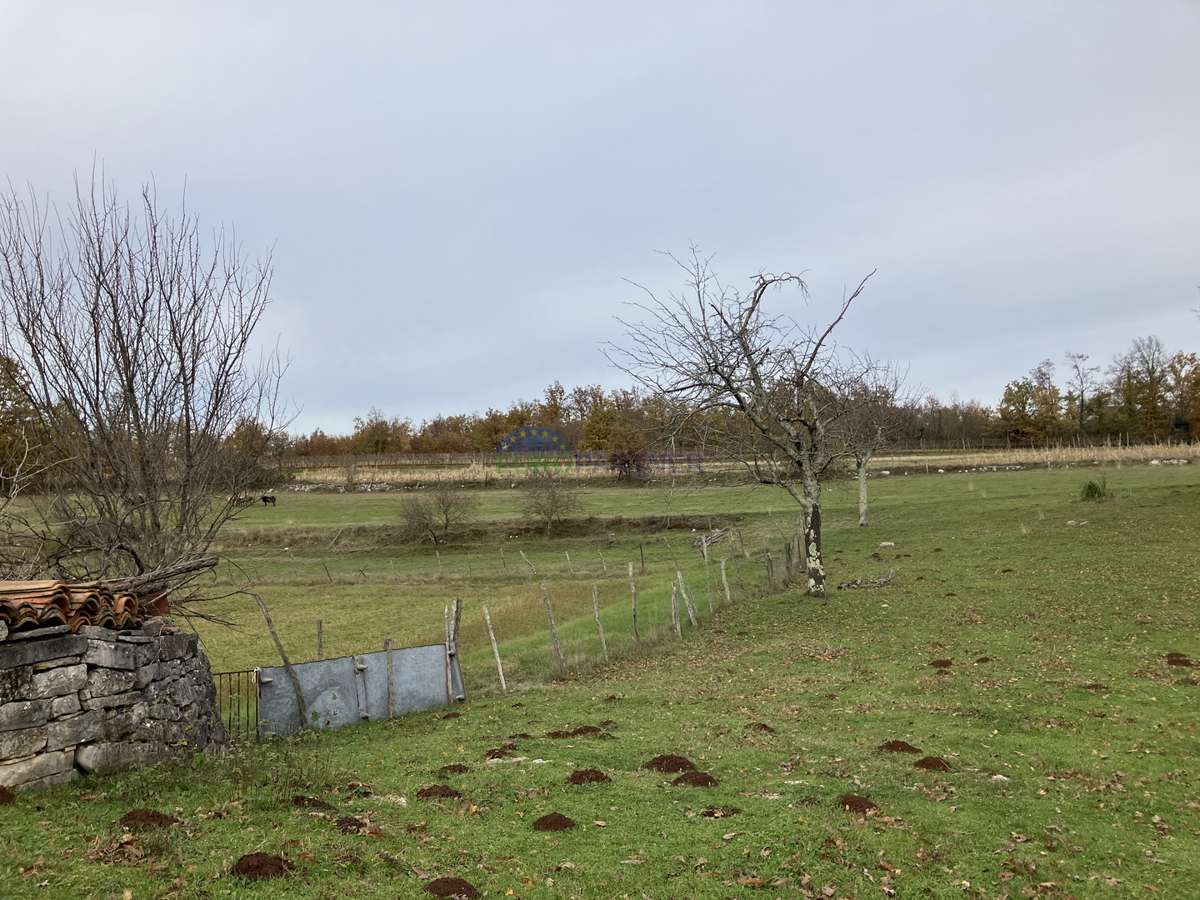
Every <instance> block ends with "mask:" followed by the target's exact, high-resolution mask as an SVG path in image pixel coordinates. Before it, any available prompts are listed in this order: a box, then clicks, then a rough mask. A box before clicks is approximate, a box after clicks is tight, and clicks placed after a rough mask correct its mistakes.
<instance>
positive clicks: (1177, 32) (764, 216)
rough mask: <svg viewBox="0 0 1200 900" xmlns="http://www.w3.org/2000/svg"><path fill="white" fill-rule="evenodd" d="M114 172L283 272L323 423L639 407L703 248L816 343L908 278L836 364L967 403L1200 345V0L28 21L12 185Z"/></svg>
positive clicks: (306, 391)
mask: <svg viewBox="0 0 1200 900" xmlns="http://www.w3.org/2000/svg"><path fill="white" fill-rule="evenodd" d="M93 159H98V160H100V161H101V162H102V163H103V165H104V167H105V170H106V172H107V174H108V176H109V177H110V178H111V179H112V180H114V181H116V183H117V184H118V186H119V188H120V190H121V191H122V192H123V193H124V194H125V195H126V196H127V197H129V198H131V199H132V198H133V197H134V196H135V195H136V192H137V188H138V186H139V184H140V183H141V182H143V181H145V180H147V179H149V178H150V177H153V178H154V179H155V181H156V182H157V185H158V189H159V195H160V197H161V198H163V199H165V200H168V201H170V202H171V203H172V204H174V205H175V206H176V208H177V207H178V202H177V200H178V198H179V197H180V196H181V194H182V192H183V186H184V183H185V180H186V185H187V200H188V206H189V208H190V210H191V211H192V212H194V213H196V214H198V215H199V216H200V218H201V220H202V222H203V223H204V224H206V225H214V226H215V225H219V224H220V223H222V222H224V223H225V224H226V225H227V226H228V225H233V226H235V227H236V230H237V236H238V238H239V239H240V240H241V241H242V242H243V244H244V245H245V247H246V249H247V250H248V251H250V252H251V253H258V252H260V251H261V250H262V249H263V248H266V247H268V246H274V254H275V269H276V277H275V282H274V291H273V296H274V303H273V305H272V307H271V310H270V313H269V315H268V318H267V321H266V322H265V323H264V326H263V337H264V338H265V339H268V340H269V341H272V342H273V341H274V340H275V338H276V337H278V340H279V343H280V344H281V346H282V347H284V348H286V349H287V350H289V351H290V352H291V354H292V356H293V364H292V367H291V370H290V372H289V375H288V379H287V391H288V393H289V394H290V395H291V396H293V397H294V399H295V401H296V403H297V404H298V405H300V406H302V407H303V412H302V414H301V416H300V418H299V419H298V420H297V423H296V429H297V430H305V431H307V430H311V429H312V428H313V427H315V426H321V427H323V428H325V429H326V430H333V431H345V430H348V429H349V428H350V425H351V420H352V418H353V417H354V416H355V415H361V414H364V413H365V412H366V411H367V410H368V409H369V408H370V407H378V408H380V409H382V410H384V411H385V412H386V413H387V414H388V415H402V416H408V417H412V418H414V419H415V420H418V421H419V420H420V419H422V418H423V417H431V416H433V415H435V414H437V413H439V412H446V413H449V412H462V411H470V410H483V409H485V408H487V407H488V406H504V405H507V404H508V402H510V401H511V400H514V399H517V398H518V397H526V398H532V397H534V396H536V395H538V394H540V392H541V390H542V388H544V387H545V386H546V385H547V384H548V383H549V382H550V381H552V380H554V379H556V378H557V379H559V380H561V381H562V382H563V384H564V385H566V386H568V387H570V386H572V385H575V384H584V383H592V382H599V383H601V384H604V385H605V386H606V387H616V386H622V385H626V384H628V379H627V378H626V377H624V376H623V375H622V374H621V373H619V372H616V371H614V370H612V369H611V368H610V367H609V366H608V363H607V361H606V360H605V358H604V357H603V356H602V354H601V353H600V351H599V344H600V342H602V341H604V340H608V339H616V338H618V337H619V334H620V331H621V329H620V327H619V326H618V325H617V324H616V323H615V321H614V316H616V315H620V314H622V313H623V312H627V310H626V308H625V307H623V306H622V304H623V303H627V302H632V301H636V300H638V299H639V294H638V292H637V291H636V289H635V288H633V287H631V286H630V285H629V284H628V283H627V282H626V281H625V280H623V279H629V280H632V281H635V282H638V283H640V284H643V285H646V286H647V287H649V288H651V289H652V290H655V291H657V292H662V293H664V294H665V293H666V292H668V291H670V290H673V289H677V288H678V287H679V282H680V273H679V271H678V270H677V269H675V268H674V267H673V266H672V265H671V264H670V261H669V260H666V259H664V258H663V257H661V256H659V255H657V254H656V253H655V252H654V251H656V250H666V251H674V252H676V253H685V252H686V251H687V248H688V246H689V245H690V244H693V243H694V244H696V245H698V246H699V247H700V248H701V249H702V250H703V251H705V252H706V253H713V254H715V259H714V267H715V268H716V269H717V270H718V271H719V272H720V273H721V275H722V277H723V279H724V280H725V281H727V282H729V283H731V284H734V285H739V284H744V283H745V280H746V278H747V277H748V276H750V275H752V274H754V273H756V272H758V271H760V270H767V271H780V270H784V269H787V270H791V271H797V270H806V271H807V276H806V277H807V279H808V280H809V282H810V285H811V287H812V290H813V294H814V300H813V303H812V305H811V306H810V307H809V308H808V309H805V308H803V307H795V306H794V305H793V306H792V307H790V311H791V312H793V313H794V314H795V315H796V316H797V317H798V318H800V319H802V320H805V319H808V318H810V317H816V318H819V317H820V316H821V315H822V313H823V312H824V311H825V310H826V309H827V308H828V304H829V303H831V302H834V301H836V300H838V299H840V297H841V293H842V290H843V288H844V287H845V286H846V285H852V284H854V283H857V282H858V281H859V280H860V279H861V278H862V277H863V275H865V274H866V273H867V272H869V271H870V270H872V269H876V268H877V269H878V270H879V271H878V274H877V275H876V276H875V277H874V278H873V279H872V281H871V284H870V289H869V290H868V292H867V294H866V295H865V296H864V297H863V298H862V301H861V303H860V305H859V306H858V307H857V308H856V309H854V310H853V311H852V313H851V316H850V318H849V319H848V321H847V322H846V323H845V324H844V326H843V327H842V329H841V332H840V340H841V342H842V343H844V344H848V345H850V346H853V347H856V348H860V349H866V350H868V351H870V352H871V353H872V354H873V355H875V356H877V357H884V358H890V359H893V360H895V361H897V362H898V363H900V364H901V365H905V366H908V367H909V371H910V380H911V381H913V382H917V383H919V384H921V385H923V386H924V387H926V388H927V389H929V390H931V391H933V392H934V393H936V394H938V395H939V396H941V397H942V398H946V397H948V396H949V395H950V394H951V392H957V393H958V394H959V395H960V396H962V397H963V398H964V399H967V398H971V397H975V398H978V399H980V400H982V401H983V402H985V403H988V404H994V403H995V402H996V400H997V399H998V398H999V395H1000V393H1001V391H1002V389H1003V385H1004V384H1005V383H1006V382H1007V381H1009V380H1011V379H1013V378H1016V377H1018V376H1020V375H1021V374H1023V373H1025V372H1026V371H1028V370H1029V369H1030V368H1031V367H1032V366H1034V365H1035V364H1036V363H1037V362H1038V361H1039V360H1041V359H1043V358H1045V357H1050V358H1051V359H1053V360H1055V361H1056V362H1058V363H1059V364H1060V365H1061V363H1062V361H1063V354H1064V353H1065V352H1066V351H1078V352H1084V353H1089V354H1091V355H1092V358H1093V361H1095V362H1099V363H1102V364H1105V363H1107V362H1108V361H1109V360H1110V359H1111V357H1112V355H1113V354H1114V353H1117V352H1119V351H1121V350H1123V349H1125V348H1126V347H1127V346H1128V344H1129V342H1130V341H1131V339H1132V338H1133V337H1135V336H1139V335H1147V334H1158V335H1159V336H1160V337H1161V338H1162V339H1163V341H1164V343H1165V344H1166V345H1167V347H1168V349H1170V350H1172V351H1173V350H1177V349H1184V350H1197V349H1200V346H1198V345H1200V321H1198V320H1197V317H1196V315H1195V314H1194V313H1192V312H1191V310H1192V309H1194V308H1195V307H1197V305H1200V295H1198V294H1197V285H1200V3H1197V2H1173V0H1153V2H1133V0H1129V2H1104V0H1085V2H1046V0H1037V2H1028V3H1022V2H1013V0H1005V2H992V3H961V2H945V3H939V2H912V3H905V2H888V3H883V2H878V3H866V2H861V3H860V2H843V0H839V2H832V0H830V2H824V3H806V2H747V0H738V2H732V0H731V2H725V3H705V2H696V0H689V2H662V3H654V2H644V0H638V2H613V0H606V2H594V3H564V2H561V0H560V2H545V3H538V2H523V0H522V2H507V3H499V2H492V3H482V2H476V3H467V2H439V3H434V2H426V3H401V2H390V3H372V2H358V3H305V2H300V0H288V2H280V3H267V2H261V3H247V2H237V3H224V4H223V3H218V2H213V0H205V2H203V3H201V2H192V3H183V2H180V3H171V4H165V3H150V2H146V3H128V2H127V3H122V2H114V0H109V2H105V3H86V4H85V3H62V2H53V0H49V2H45V0H43V2H11V0H0V173H2V174H3V175H5V176H7V178H8V179H9V180H10V181H11V182H12V183H13V185H14V186H17V187H21V188H23V187H24V185H25V184H26V183H29V184H32V185H33V186H34V187H35V188H36V189H37V191H38V192H39V193H40V194H43V195H46V194H48V195H50V196H51V198H52V199H53V198H59V199H62V200H65V199H66V198H67V195H68V193H69V191H70V189H71V177H72V172H73V171H74V170H79V171H80V172H81V173H82V174H83V175H84V176H85V177H87V175H88V173H89V172H90V170H91V167H92V163H93ZM785 301H788V298H783V297H780V298H778V300H777V301H776V302H777V304H783V303H785ZM788 302H794V298H792V301H788ZM780 308H782V306H781V307H780Z"/></svg>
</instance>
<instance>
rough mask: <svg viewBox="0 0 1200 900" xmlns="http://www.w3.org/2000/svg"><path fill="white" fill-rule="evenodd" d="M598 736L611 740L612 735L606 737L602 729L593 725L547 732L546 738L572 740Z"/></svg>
mask: <svg viewBox="0 0 1200 900" xmlns="http://www.w3.org/2000/svg"><path fill="white" fill-rule="evenodd" d="M593 735H599V736H600V737H607V738H611V737H612V735H606V734H605V733H604V729H603V728H597V727H596V726H595V725H580V726H579V727H578V728H572V729H571V730H570V731H547V732H546V737H548V738H557V739H559V740H561V739H562V738H574V737H591V736H593Z"/></svg>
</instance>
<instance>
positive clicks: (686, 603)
mask: <svg viewBox="0 0 1200 900" xmlns="http://www.w3.org/2000/svg"><path fill="white" fill-rule="evenodd" d="M675 575H676V576H677V577H678V578H679V593H681V594H683V605H684V607H686V609H687V614H688V618H689V619H690V620H691V622H692V627H693V628H695V627H696V624H697V623H696V611H695V610H694V609H692V601H691V600H690V599H688V594H687V587H685V586H684V583H683V573H682V572H680V571H678V570H676V572H675Z"/></svg>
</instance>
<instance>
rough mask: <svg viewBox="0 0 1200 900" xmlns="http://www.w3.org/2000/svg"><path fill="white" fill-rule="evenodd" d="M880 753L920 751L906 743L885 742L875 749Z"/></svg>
mask: <svg viewBox="0 0 1200 900" xmlns="http://www.w3.org/2000/svg"><path fill="white" fill-rule="evenodd" d="M875 749H876V750H878V751H879V752H880V753H920V752H921V751H920V750H919V749H918V748H916V747H914V746H913V745H912V744H910V743H909V742H908V741H885V742H884V743H882V744H880V745H879V746H878V747H876V748H875Z"/></svg>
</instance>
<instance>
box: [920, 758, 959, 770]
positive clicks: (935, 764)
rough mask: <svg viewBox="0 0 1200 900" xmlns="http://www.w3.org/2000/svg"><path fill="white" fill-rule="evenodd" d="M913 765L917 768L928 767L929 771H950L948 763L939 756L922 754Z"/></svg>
mask: <svg viewBox="0 0 1200 900" xmlns="http://www.w3.org/2000/svg"><path fill="white" fill-rule="evenodd" d="M913 765H914V766H916V767H917V768H918V769H928V770H929V771H930V772H949V771H950V763H948V762H946V761H945V760H944V759H942V758H941V757H940V756H922V757H921V758H920V759H918V760H917V761H916V762H915V763H913Z"/></svg>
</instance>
